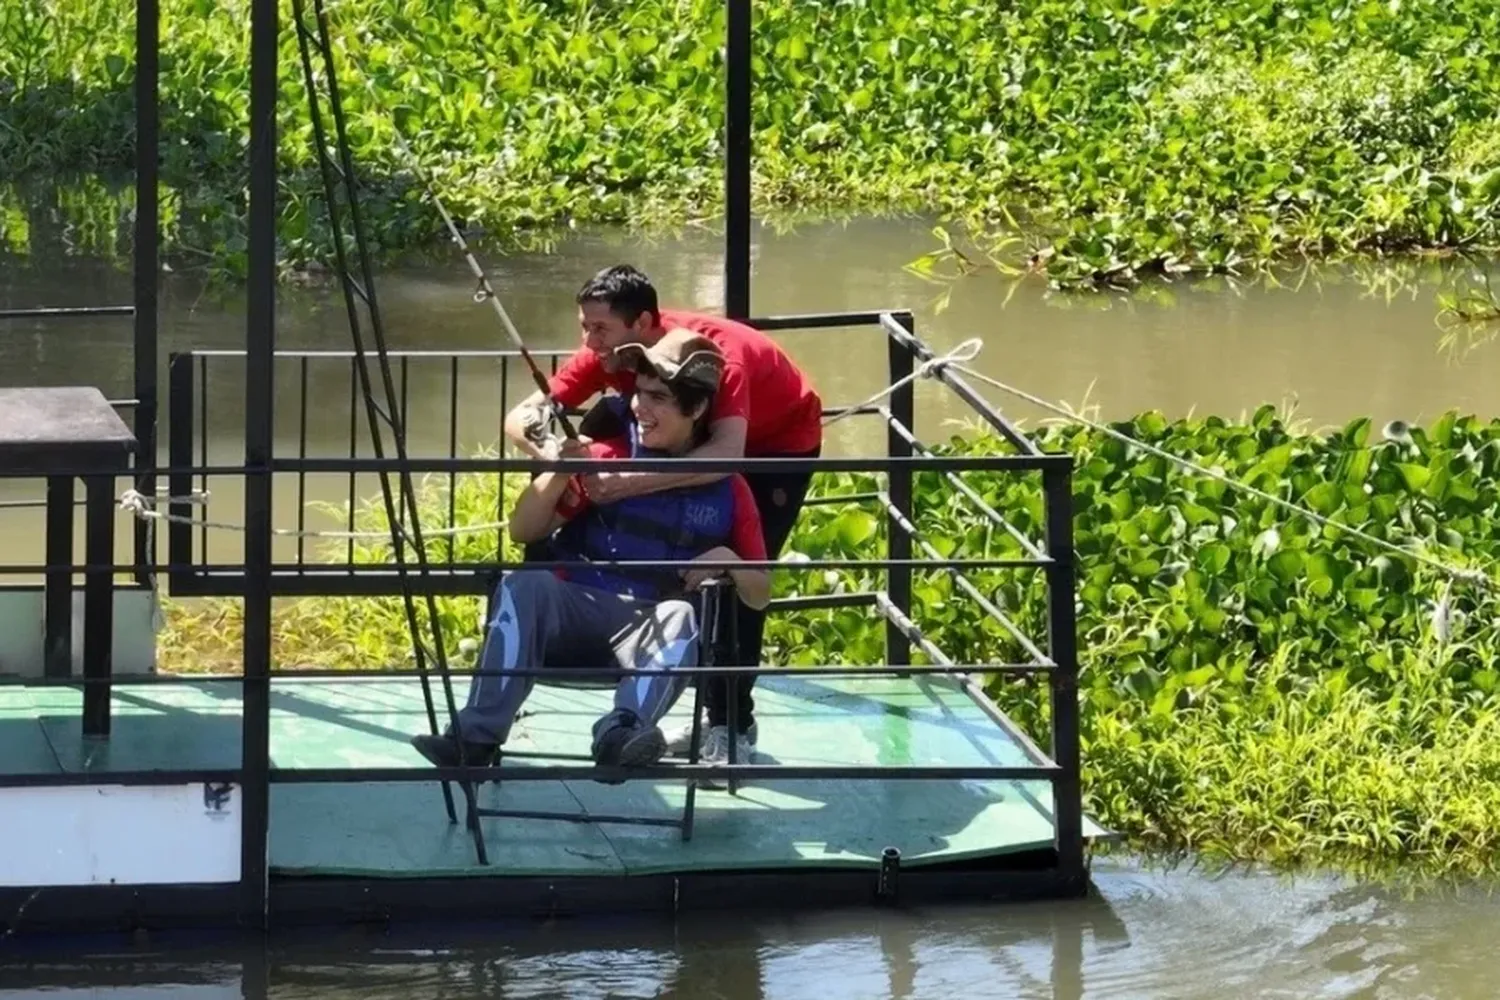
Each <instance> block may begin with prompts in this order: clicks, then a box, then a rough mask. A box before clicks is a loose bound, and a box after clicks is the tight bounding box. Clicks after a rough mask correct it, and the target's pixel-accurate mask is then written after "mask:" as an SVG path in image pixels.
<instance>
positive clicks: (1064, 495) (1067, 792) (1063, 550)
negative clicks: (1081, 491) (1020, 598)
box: [1042, 469, 1087, 894]
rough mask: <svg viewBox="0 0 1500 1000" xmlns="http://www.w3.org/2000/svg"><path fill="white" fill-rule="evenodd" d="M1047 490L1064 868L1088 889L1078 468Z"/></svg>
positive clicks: (1055, 754) (1050, 479)
mask: <svg viewBox="0 0 1500 1000" xmlns="http://www.w3.org/2000/svg"><path fill="white" fill-rule="evenodd" d="M1042 489H1043V491H1044V492H1045V494H1046V508H1047V555H1048V556H1049V557H1050V559H1051V561H1050V562H1049V563H1048V564H1047V567H1046V569H1045V570H1044V572H1045V573H1046V578H1047V644H1048V653H1049V655H1050V656H1051V658H1052V662H1053V663H1054V664H1056V668H1055V669H1054V670H1053V671H1052V672H1051V674H1050V675H1049V680H1050V681H1051V698H1052V761H1053V763H1055V764H1056V765H1057V766H1058V767H1059V768H1061V773H1060V774H1058V776H1057V779H1056V781H1054V782H1053V785H1052V792H1053V803H1052V808H1053V815H1054V817H1055V822H1056V825H1057V829H1056V833H1057V864H1058V869H1059V873H1060V874H1061V875H1062V876H1063V878H1064V880H1065V881H1066V882H1067V883H1068V884H1069V886H1070V887H1072V888H1073V889H1074V890H1075V891H1076V892H1078V893H1080V894H1081V893H1083V892H1084V891H1085V890H1086V888H1087V883H1086V881H1085V879H1084V871H1083V788H1082V781H1081V777H1080V769H1081V766H1082V765H1081V760H1080V752H1079V745H1078V744H1079V734H1078V635H1077V620H1076V615H1077V611H1076V609H1075V607H1074V603H1073V602H1074V600H1075V596H1074V575H1075V571H1074V566H1073V472H1072V470H1071V469H1047V470H1045V471H1044V472H1043V473H1042Z"/></svg>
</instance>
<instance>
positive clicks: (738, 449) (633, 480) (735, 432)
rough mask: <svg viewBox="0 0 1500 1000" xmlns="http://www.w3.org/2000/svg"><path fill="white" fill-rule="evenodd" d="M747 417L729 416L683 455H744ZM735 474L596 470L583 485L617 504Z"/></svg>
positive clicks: (596, 499) (592, 493)
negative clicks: (701, 441)
mask: <svg viewBox="0 0 1500 1000" xmlns="http://www.w3.org/2000/svg"><path fill="white" fill-rule="evenodd" d="M746 426H747V423H746V421H745V418H743V417H726V418H725V419H723V420H719V421H716V422H715V423H714V424H713V425H712V426H710V427H709V437H708V440H707V441H705V442H703V443H702V444H701V445H699V446H698V447H697V448H694V449H693V450H692V451H690V452H688V453H687V454H685V455H683V456H682V457H683V458H743V457H744V456H745V428H746ZM729 475H733V473H731V472H594V473H590V474H588V475H586V476H584V477H583V488H584V489H585V490H586V491H587V492H588V495H589V499H591V500H593V501H594V502H595V503H614V502H616V501H618V500H624V499H626V498H627V497H634V496H641V495H642V494H645V493H660V492H661V491H662V490H673V489H680V488H681V487H684V486H701V485H703V484H704V483H712V482H715V481H716V480H719V479H723V478H724V477H725V476H729Z"/></svg>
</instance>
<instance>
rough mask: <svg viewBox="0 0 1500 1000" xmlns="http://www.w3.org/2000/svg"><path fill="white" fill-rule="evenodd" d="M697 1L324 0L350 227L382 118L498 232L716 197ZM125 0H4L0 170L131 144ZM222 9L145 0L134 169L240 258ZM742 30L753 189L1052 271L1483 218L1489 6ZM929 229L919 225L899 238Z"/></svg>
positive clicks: (401, 219)
mask: <svg viewBox="0 0 1500 1000" xmlns="http://www.w3.org/2000/svg"><path fill="white" fill-rule="evenodd" d="M722 6H723V5H722V3H720V2H718V0H636V2H632V3H624V2H614V0H485V2H477V3H476V2H471V0H342V2H340V3H338V4H335V5H333V6H332V7H331V8H330V9H331V12H332V17H333V21H334V25H335V30H336V33H337V37H338V39H339V42H340V46H341V49H340V51H341V56H340V58H341V67H340V72H341V74H342V79H343V81H344V84H345V86H344V91H345V96H346V102H347V106H348V109H349V115H350V127H351V132H352V142H353V145H354V154H355V157H356V161H357V162H358V163H359V164H360V166H361V169H362V171H363V176H364V177H365V179H366V180H367V182H368V184H369V192H368V195H367V207H368V214H369V217H370V220H371V223H372V231H373V236H374V239H375V243H376V245H377V249H378V250H380V251H381V252H383V253H393V252H396V251H400V250H407V249H412V248H416V247H419V246H423V245H428V244H431V243H432V242H433V241H434V240H435V239H437V238H438V236H439V234H440V226H439V224H438V220H437V217H436V215H435V213H434V212H433V210H432V208H431V206H430V205H428V204H426V203H425V201H424V200H423V199H422V197H421V194H420V189H419V187H418V186H417V185H416V183H415V181H414V178H413V176H412V173H411V168H410V165H409V164H408V163H406V162H404V161H403V160H402V159H401V156H400V154H399V152H398V150H397V148H396V146H395V144H394V143H393V141H392V130H393V128H394V127H396V124H397V123H399V125H400V127H401V128H402V129H403V131H404V133H405V134H406V135H408V136H409V137H410V139H411V141H412V144H413V146H414V147H415V148H416V150H417V152H418V154H419V156H420V158H421V159H422V161H423V164H424V166H425V167H426V168H427V169H428V170H430V171H431V172H432V173H433V174H434V175H435V176H436V179H437V180H438V182H439V184H440V185H441V186H442V189H443V191H444V194H445V196H446V197H447V198H448V199H449V201H450V203H451V205H452V206H453V208H454V210H455V212H457V213H458V214H459V215H460V217H461V218H462V219H463V220H464V221H465V223H466V224H467V225H469V226H470V227H471V228H473V229H476V230H483V231H484V232H486V233H488V234H489V235H490V236H491V237H494V238H495V239H497V240H501V241H505V240H508V239H511V238H515V237H516V236H517V235H518V234H520V233H523V232H532V231H539V230H548V231H550V230H554V229H557V228H558V227H562V228H566V227H567V226H570V225H582V224H589V223H598V222H607V223H617V222H629V223H637V224H654V223H668V222H681V221H683V220H684V219H699V218H702V217H704V216H705V215H708V216H709V217H716V216H717V214H718V211H719V209H718V205H719V199H720V195H721V183H722V171H721V166H720V163H721V157H722V154H723V148H722V146H723V143H722V136H721V127H722V103H723V82H722V66H721V65H720V60H721V55H720V49H721V45H722V39H723V11H722ZM129 11H130V4H129V3H128V2H127V0H108V2H105V3H103V4H85V3H83V2H81V0H57V2H53V3H42V2H41V0H17V2H13V3H8V4H5V5H3V9H0V176H5V177H7V178H21V177H39V176H52V175H59V174H70V173H80V172H90V173H101V174H110V173H112V172H118V171H122V170H128V169H129V168H130V166H131V162H132V151H131V148H130V135H131V132H132V123H131V118H130V115H131V107H132V104H131V93H130V83H131V70H130V63H129V60H130V59H131V58H132V56H131V51H132V38H131V31H132V25H131V17H130V13H129ZM247 12H248V0H233V2H229V3H208V2H207V0H173V2H169V3H167V4H164V5H163V29H162V38H163V58H162V67H163V76H162V100H163V111H162V132H163V137H164V143H163V159H162V169H163V183H164V185H165V186H166V187H167V188H169V189H171V190H174V191H180V192H182V196H183V198H184V199H185V202H184V204H183V206H182V208H181V213H182V216H183V218H184V220H185V221H193V222H196V225H193V226H186V227H185V228H183V229H180V230H179V229H175V228H174V229H172V230H170V231H169V232H168V238H169V240H171V241H172V243H171V245H172V247H173V248H174V249H178V248H179V247H180V244H181V243H186V244H187V245H190V246H193V247H194V248H195V249H197V250H199V251H203V252H206V253H208V254H209V255H210V256H209V258H208V259H209V260H211V261H213V262H214V266H216V267H220V268H223V269H226V270H227V271H228V272H230V273H238V272H239V271H240V270H242V268H243V250H244V246H243V243H244V211H245V204H244V196H243V189H244V178H243V172H244V163H245V157H246V148H245V144H246V134H245V132H246V122H247V104H248V94H247V86H246V83H247V79H248V71H247V58H248V50H247V46H246V44H245V39H244V32H243V26H244V24H245V23H246V20H247ZM755 31H756V35H755V41H754V71H755V79H756V83H757V89H756V92H755V98H754V100H755V106H754V116H755V145H754V148H755V156H756V161H755V185H754V186H755V195H756V199H757V201H758V203H759V205H760V207H761V209H762V211H772V210H775V209H778V208H781V209H786V210H789V211H796V212H805V211H807V210H829V211H833V210H838V211H846V210H851V209H856V208H858V209H864V210H898V209H912V208H916V209H922V210H926V211H933V212H937V213H939V214H941V215H943V216H946V217H948V218H950V219H951V220H953V221H955V222H957V223H961V224H962V228H963V230H964V231H965V232H967V233H968V234H969V235H970V238H971V239H972V240H973V241H974V242H976V243H977V246H978V256H980V257H987V258H989V259H992V260H994V261H995V262H997V263H999V264H1001V265H1002V266H1004V267H1007V268H1019V269H1038V268H1039V269H1043V270H1045V272H1046V274H1047V275H1048V277H1049V278H1050V279H1051V280H1052V281H1054V282H1055V283H1057V284H1059V285H1061V286H1067V287H1077V286H1087V285H1093V284H1098V283H1120V282H1132V281H1135V280H1137V279H1138V278H1139V277H1140V276H1141V275H1142V274H1147V273H1179V272H1182V271H1194V272H1217V271H1224V270H1228V269H1234V268H1237V267H1243V266H1251V265H1255V264H1257V263H1259V262H1263V261H1266V260H1270V259H1273V258H1276V257H1279V256H1283V255H1286V254H1289V253H1304V252H1308V253H1343V252H1347V251H1357V250H1376V251H1381V252H1389V251H1401V250H1407V249H1412V248H1466V249H1474V248H1479V247H1484V246H1494V245H1496V244H1497V243H1500V240H1497V239H1496V234H1495V217H1494V205H1495V199H1496V196H1497V195H1500V128H1497V127H1496V125H1495V121H1496V111H1497V110H1500V104H1497V99H1500V76H1497V72H1500V71H1497V70H1496V69H1495V67H1497V66H1500V51H1497V46H1500V42H1497V41H1496V39H1500V9H1497V8H1496V6H1495V5H1494V4H1491V3H1489V2H1487V0H1445V2H1437V0H1415V2H1404V3H1384V2H1374V0H1368V2H1361V0H1173V2H1164V0H1148V2H1144V3H1137V4H1126V3H1121V2H1118V0H1025V2H1020V3H1015V4H979V3H975V2H974V0H832V2H825V3H817V4H810V3H798V2H795V0H757V3H756V5H755ZM281 54H282V71H281V94H282V101H283V105H282V112H281V115H280V120H279V124H280V125H281V130H282V140H283V141H282V148H281V168H282V186H281V191H282V204H281V212H280V219H279V234H280V252H281V254H282V255H283V258H284V261H285V263H286V264H287V265H288V266H289V267H293V266H298V265H301V264H305V263H308V262H311V261H318V260H322V259H324V258H326V256H327V253H328V246H327V234H326V226H325V224H324V222H323V219H322V208H321V193H320V188H319V185H318V183H317V176H316V170H315V169H314V166H315V165H314V162H313V159H312V155H311V130H310V125H309V123H308V120H307V112H306V109H305V107H304V100H303V98H302V96H301V93H300V86H301V81H300V75H299V74H300V68H299V65H298V62H297V52H296V44H295V40H294V38H293V36H292V33H291V31H290V30H288V31H286V32H284V37H283V40H282V53H281ZM367 88H372V89H373V96H372V94H371V92H370V90H368V89H367ZM190 233H191V234H194V235H193V236H192V237H191V241H190V237H189V234H190ZM12 238H13V239H14V237H12ZM205 244H206V245H205ZM951 259H952V257H951V255H949V254H948V251H947V250H946V248H944V247H943V246H941V245H939V246H938V247H936V248H935V249H934V256H932V257H929V258H926V259H924V260H922V261H921V262H920V263H919V266H921V267H926V268H934V267H938V266H940V265H941V264H942V263H943V261H944V260H951Z"/></svg>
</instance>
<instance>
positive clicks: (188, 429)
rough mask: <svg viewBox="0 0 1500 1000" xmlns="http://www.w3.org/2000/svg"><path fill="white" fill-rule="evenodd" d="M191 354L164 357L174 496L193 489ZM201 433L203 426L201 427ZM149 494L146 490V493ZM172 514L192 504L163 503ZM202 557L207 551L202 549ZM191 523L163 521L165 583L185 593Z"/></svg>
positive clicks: (170, 489) (187, 510) (183, 512)
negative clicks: (166, 566)
mask: <svg viewBox="0 0 1500 1000" xmlns="http://www.w3.org/2000/svg"><path fill="white" fill-rule="evenodd" d="M193 395H194V388H193V355H192V354H177V353H175V352H174V353H173V354H172V355H171V356H170V357H169V358H167V464H168V465H169V466H170V467H171V468H172V469H173V470H174V471H173V472H171V473H170V474H169V475H168V476H167V492H169V493H171V494H172V496H174V497H185V496H189V495H190V494H191V493H192V492H193V474H192V473H191V472H186V471H177V470H186V469H189V468H191V467H192V464H193V404H194V399H193ZM204 433H205V435H206V434H207V430H206V429H205V431H204ZM148 495H149V494H148ZM167 512H168V513H169V514H171V515H172V516H173V517H188V516H190V515H191V514H192V508H191V507H190V506H189V505H188V504H185V503H174V504H169V505H168V506H167ZM203 558H204V561H207V559H208V553H207V552H204V553H203ZM192 562H193V526H192V525H191V524H187V523H186V522H179V521H171V522H169V523H168V524H167V563H168V565H170V566H171V567H172V569H170V570H168V572H167V577H168V585H169V586H170V588H171V590H172V592H173V593H177V592H179V590H180V591H181V592H183V593H186V590H187V587H188V586H189V585H190V584H191V578H192V576H193V572H192V570H191V569H189V568H188V567H190V566H191V565H192Z"/></svg>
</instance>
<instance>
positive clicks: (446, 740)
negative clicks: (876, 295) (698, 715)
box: [412, 330, 771, 767]
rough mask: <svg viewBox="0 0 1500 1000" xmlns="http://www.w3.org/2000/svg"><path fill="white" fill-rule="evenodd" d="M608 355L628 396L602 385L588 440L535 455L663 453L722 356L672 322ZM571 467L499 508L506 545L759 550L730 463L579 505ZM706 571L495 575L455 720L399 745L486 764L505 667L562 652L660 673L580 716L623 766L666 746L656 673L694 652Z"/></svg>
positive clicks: (744, 586)
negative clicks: (703, 479) (506, 509)
mask: <svg viewBox="0 0 1500 1000" xmlns="http://www.w3.org/2000/svg"><path fill="white" fill-rule="evenodd" d="M616 353H617V355H618V357H619V359H620V361H621V363H622V364H624V365H627V366H629V367H630V368H631V369H632V370H634V371H635V372H636V384H635V389H634V391H633V392H632V394H631V395H630V398H629V399H628V400H627V399H622V398H620V397H608V398H607V399H606V400H605V401H603V402H601V403H600V404H599V407H596V409H595V411H594V412H593V413H592V414H591V415H590V419H589V420H588V421H586V422H585V427H586V428H587V427H588V426H589V425H590V424H592V425H594V426H596V427H600V428H603V430H602V432H601V431H595V435H596V437H597V438H599V439H597V440H589V439H588V438H587V437H585V438H583V439H582V440H581V441H562V442H558V441H556V440H553V441H551V442H549V443H548V445H547V446H546V447H545V448H544V454H547V455H548V456H549V457H561V458H622V457H629V456H636V457H647V456H651V457H670V456H680V455H684V454H686V453H688V452H690V451H692V450H693V449H694V448H695V447H696V446H697V445H698V444H700V443H701V442H702V441H703V440H704V438H705V436H706V434H707V433H708V429H707V420H708V414H709V413H710V412H711V410H712V407H713V399H714V393H715V392H716V391H717V390H718V387H719V380H720V376H721V375H722V373H723V368H724V359H723V355H722V353H721V352H720V351H719V349H718V348H717V347H716V346H715V345H714V343H713V342H712V341H710V340H708V339H707V338H706V337H703V336H701V335H699V334H695V333H692V332H690V331H687V330H673V331H671V332H669V333H668V334H667V335H666V336H664V337H662V338H661V340H659V341H658V342H657V343H655V344H653V345H651V346H649V347H647V346H644V345H641V344H628V345H625V346H622V347H620V348H619V349H618V351H617V352H616ZM601 416H602V417H603V419H600V418H601ZM606 435H608V436H606ZM581 478H582V477H579V476H567V475H564V474H562V473H557V472H544V473H542V474H541V475H539V476H538V477H537V478H536V479H534V480H533V481H532V482H531V483H530V485H529V486H528V487H527V488H526V489H525V491H523V492H522V494H521V496H520V498H519V499H518V500H517V501H516V506H515V509H514V510H513V511H512V512H511V516H510V522H509V533H510V537H511V538H512V539H513V540H515V541H517V542H520V543H522V544H529V543H534V542H538V541H542V540H545V541H546V543H547V558H549V559H551V560H556V561H590V562H595V561H608V560H641V561H644V560H682V561H687V560H713V561H716V562H724V561H733V560H749V561H756V560H764V559H765V558H766V554H765V551H766V550H765V542H764V539H763V536H762V533H761V523H760V516H759V513H758V511H757V509H756V506H755V500H754V497H753V496H752V495H751V492H750V488H749V486H748V485H747V484H746V483H745V481H744V479H742V478H741V477H740V476H738V475H735V476H730V477H728V478H726V479H719V480H716V481H714V482H711V483H708V484H706V485H699V486H687V487H682V488H677V489H670V490H664V491H662V492H658V493H650V494H644V495H641V496H636V497H629V498H626V499H623V500H619V501H616V502H613V503H607V504H594V503H592V502H591V501H590V500H589V498H588V496H587V495H586V493H585V492H584V490H583V487H582V485H581ZM719 575H721V571H719V570H713V569H702V570H695V569H691V568H688V569H685V570H674V569H658V570H652V569H635V568H628V567H627V568H620V569H616V568H612V567H610V566H606V565H601V566H599V567H597V568H595V567H587V568H584V569H581V570H557V571H552V570H535V569H521V570H517V571H515V572H513V573H509V574H507V575H506V576H505V577H504V578H503V579H502V580H501V582H500V585H499V587H498V588H497V590H496V592H495V597H494V601H493V603H492V616H491V617H490V620H489V622H488V627H487V629H486V636H485V642H484V648H483V650H482V652H481V653H480V664H479V667H480V669H481V670H482V671H497V672H498V675H491V676H480V675H476V676H475V677H474V678H473V683H472V684H471V686H470V688H469V698H468V703H467V705H466V706H465V707H464V708H463V709H462V711H460V712H459V713H458V728H459V731H458V732H457V733H453V732H451V731H449V732H448V733H445V734H444V735H441V736H433V735H430V734H422V735H419V736H416V737H414V738H413V739H412V745H413V746H414V747H416V749H417V751H418V752H420V753H421V754H422V756H423V757H425V758H427V760H429V761H430V762H432V763H433V764H435V765H438V766H440V767H452V766H457V764H458V762H459V745H458V744H459V741H460V740H462V741H463V744H464V746H463V757H464V760H465V762H466V763H469V764H479V765H488V764H491V763H493V762H494V760H495V758H496V755H497V753H498V751H499V749H500V748H501V747H502V746H503V745H504V744H505V742H506V740H507V739H508V738H509V736H510V732H511V726H512V725H513V723H514V722H515V719H516V716H517V714H518V713H519V711H520V709H521V705H522V703H523V702H524V701H525V700H526V697H527V695H529V694H530V693H531V689H532V686H533V685H534V683H535V681H536V678H535V677H534V676H514V675H510V672H511V671H515V670H535V669H550V668H553V667H556V668H557V669H558V670H559V673H560V674H562V673H563V672H564V671H566V669H567V667H568V666H577V667H583V668H595V669H597V668H599V667H601V666H608V665H609V664H610V663H611V662H613V663H617V664H618V665H619V666H620V667H622V668H624V669H626V670H630V669H633V668H634V669H654V670H662V669H665V670H666V671H668V672H667V673H660V674H654V675H646V676H638V677H631V676H629V675H628V674H627V675H625V676H623V677H621V679H620V681H619V683H618V684H617V685H616V688H615V699H614V708H613V709H612V710H611V711H609V712H607V713H606V714H605V715H604V716H603V717H602V718H600V719H599V720H597V721H596V722H595V723H594V726H593V744H592V755H593V758H594V760H595V762H597V763H599V764H603V765H619V766H626V767H643V766H648V765H650V764H654V763H656V762H657V761H658V760H660V759H661V757H662V756H663V755H664V754H665V753H666V748H667V741H666V737H665V736H664V734H663V733H662V731H661V729H660V728H659V726H658V725H657V724H658V722H660V720H661V719H662V717H663V716H665V715H666V713H667V712H668V711H669V710H670V709H671V707H672V705H673V704H674V703H675V702H676V700H677V699H678V698H679V697H680V696H681V694H682V692H683V690H684V688H686V686H687V681H688V678H687V677H685V676H682V675H679V674H676V673H674V672H672V671H674V669H675V668H679V667H692V666H695V665H696V664H697V662H698V624H699V623H698V622H697V621H696V614H695V612H694V608H693V605H692V604H691V603H690V602H689V601H687V600H684V599H683V598H684V596H685V595H686V594H687V593H688V592H689V591H691V590H693V589H695V588H697V587H698V586H699V585H701V584H702V583H703V582H704V581H705V580H707V579H709V578H711V577H715V576H719ZM729 576H730V577H731V578H732V580H733V583H734V588H735V592H736V593H737V594H738V597H739V600H741V601H743V602H744V603H745V604H746V605H748V606H750V607H752V608H756V609H761V608H764V607H765V606H766V605H767V604H768V603H769V602H770V596H771V585H770V574H769V573H768V572H767V571H766V570H763V569H739V568H736V569H732V570H730V571H729ZM704 759H705V761H706V762H712V761H710V759H709V757H708V755H705V757H704ZM726 759H727V758H726Z"/></svg>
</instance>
